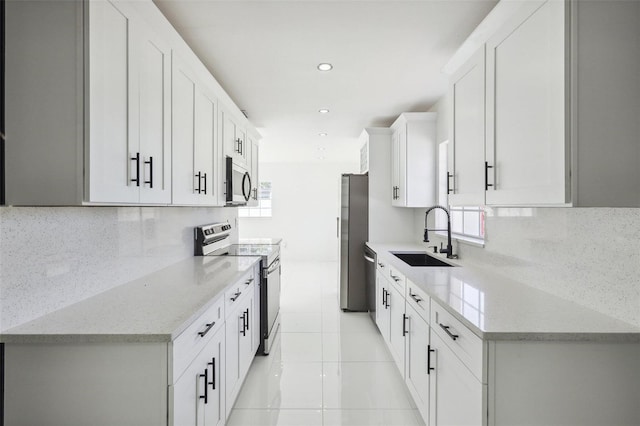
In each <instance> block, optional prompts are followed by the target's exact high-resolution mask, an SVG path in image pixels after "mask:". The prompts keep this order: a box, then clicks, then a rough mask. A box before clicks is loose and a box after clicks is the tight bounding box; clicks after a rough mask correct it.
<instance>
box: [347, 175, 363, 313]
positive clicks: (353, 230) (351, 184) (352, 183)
mask: <svg viewBox="0 0 640 426" xmlns="http://www.w3.org/2000/svg"><path fill="white" fill-rule="evenodd" d="M341 199H342V202H341V204H342V206H341V209H340V308H341V309H342V310H345V311H362V312H367V310H368V305H367V288H366V280H365V259H364V244H365V242H367V239H368V238H369V177H368V176H367V175H355V174H344V175H342V194H341Z"/></svg>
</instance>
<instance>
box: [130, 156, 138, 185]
mask: <svg viewBox="0 0 640 426" xmlns="http://www.w3.org/2000/svg"><path fill="white" fill-rule="evenodd" d="M131 161H135V162H136V177H135V178H132V179H131V182H135V183H136V186H140V153H139V152H136V156H135V157H131Z"/></svg>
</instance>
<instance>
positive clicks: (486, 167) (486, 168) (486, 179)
mask: <svg viewBox="0 0 640 426" xmlns="http://www.w3.org/2000/svg"><path fill="white" fill-rule="evenodd" d="M489 169H493V166H490V165H489V162H488V161H485V162H484V190H485V191H488V190H489V187H490V186H493V184H492V183H489Z"/></svg>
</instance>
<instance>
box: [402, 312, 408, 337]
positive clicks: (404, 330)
mask: <svg viewBox="0 0 640 426" xmlns="http://www.w3.org/2000/svg"><path fill="white" fill-rule="evenodd" d="M408 319H409V317H408V316H406V315H405V314H402V337H404V336H406V335H407V333H408V331H407V320H408Z"/></svg>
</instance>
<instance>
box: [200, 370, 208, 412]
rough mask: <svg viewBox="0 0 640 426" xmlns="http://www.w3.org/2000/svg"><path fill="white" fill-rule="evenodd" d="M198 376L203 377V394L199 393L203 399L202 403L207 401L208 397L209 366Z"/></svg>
mask: <svg viewBox="0 0 640 426" xmlns="http://www.w3.org/2000/svg"><path fill="white" fill-rule="evenodd" d="M200 377H202V378H204V395H200V399H204V403H205V404H206V403H208V399H209V392H208V390H209V388H208V387H207V386H208V385H209V367H207V368H205V369H204V374H200Z"/></svg>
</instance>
